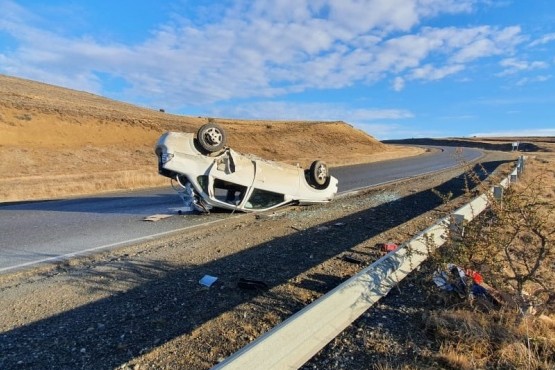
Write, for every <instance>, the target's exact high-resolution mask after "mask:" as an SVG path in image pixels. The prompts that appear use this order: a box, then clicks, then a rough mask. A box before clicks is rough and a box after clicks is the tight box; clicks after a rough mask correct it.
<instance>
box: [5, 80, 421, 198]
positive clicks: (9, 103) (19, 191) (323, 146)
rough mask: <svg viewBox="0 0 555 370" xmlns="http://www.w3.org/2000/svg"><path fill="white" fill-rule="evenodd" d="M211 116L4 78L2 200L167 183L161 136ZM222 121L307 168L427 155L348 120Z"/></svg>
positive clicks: (193, 127) (262, 148) (251, 144)
mask: <svg viewBox="0 0 555 370" xmlns="http://www.w3.org/2000/svg"><path fill="white" fill-rule="evenodd" d="M207 121H208V117H188V116H181V115H173V114H168V113H164V112H160V111H158V110H152V109H146V108H141V107H137V106H134V105H131V104H126V103H122V102H118V101H114V100H111V99H107V98H103V97H101V96H97V95H94V94H90V93H86V92H81V91H75V90H70V89H65V88H61V87H57V86H52V85H48V84H43V83H39V82H34V81H29V80H24V79H20V78H14V77H9V76H5V75H0V174H1V178H0V202H6V201H16V200H29V199H46V198H55V197H65V196H73V195H82V194H91V193H98V192H104V191H112V190H118V189H134V188H143V187H153V186H163V185H166V184H167V179H164V178H162V177H161V176H159V175H158V173H157V167H156V157H155V155H154V153H153V147H154V144H155V142H156V140H157V138H158V137H159V136H160V135H161V134H162V133H164V132H165V131H170V130H174V131H185V132H196V131H197V130H198V128H199V127H200V126H201V125H203V124H204V123H206V122H207ZM214 121H215V122H217V123H219V124H221V125H222V126H223V127H224V128H225V129H226V130H227V132H228V136H229V145H230V146H231V147H233V148H234V149H236V150H238V151H241V152H246V153H252V154H256V155H258V156H260V157H263V158H267V159H272V160H279V161H284V162H288V163H299V164H301V165H302V166H308V165H309V164H310V163H311V162H312V161H313V160H314V159H318V158H319V159H323V160H325V161H326V162H328V164H329V165H331V166H338V165H344V164H354V163H364V162H371V161H375V160H382V159H387V158H392V157H398V156H406V155H415V154H418V153H419V152H420V151H419V150H418V149H415V148H399V147H394V146H388V145H385V144H382V143H380V142H379V141H377V140H376V139H374V138H373V137H371V136H369V135H367V134H366V133H364V132H362V131H360V130H357V129H355V128H353V127H352V126H350V125H348V124H346V123H344V122H299V121H297V122H285V121H247V120H231V119H224V118H215V117H214Z"/></svg>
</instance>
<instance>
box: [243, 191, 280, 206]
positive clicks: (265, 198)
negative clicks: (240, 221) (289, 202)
mask: <svg viewBox="0 0 555 370" xmlns="http://www.w3.org/2000/svg"><path fill="white" fill-rule="evenodd" d="M284 201H285V197H284V195H283V194H279V193H274V192H271V191H266V190H261V189H254V190H253V191H252V194H251V197H250V198H249V200H248V202H247V203H246V204H245V208H248V209H263V208H269V207H273V206H275V205H277V204H280V203H283V202H284Z"/></svg>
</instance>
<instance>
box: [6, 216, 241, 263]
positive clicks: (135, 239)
mask: <svg viewBox="0 0 555 370" xmlns="http://www.w3.org/2000/svg"><path fill="white" fill-rule="evenodd" d="M237 217H241V215H239V216H234V217H231V219H234V218H237ZM226 220H228V221H229V220H230V219H229V218H224V219H219V220H214V221H209V222H205V223H202V224H198V225H191V226H187V227H182V228H180V229H175V230H168V231H163V232H160V233H156V234H151V235H146V236H141V237H139V238H134V239H129V240H124V241H121V242H116V243H111V244H105V245H101V246H98V247H94V248H88V249H83V250H80V251H77V252H71V253H66V254H61V255H59V256H53V257H48V258H43V259H41V260H38V261H29V262H25V263H20V264H19V265H15V266H8V267H2V268H0V273H1V272H5V271H9V270H14V269H18V268H22V267H27V266H32V265H36V264H39V263H44V262H52V261H57V260H63V259H67V258H71V257H76V256H79V255H82V254H87V253H89V252H94V251H99V250H101V249H108V248H114V247H118V246H123V245H126V244H131V243H137V242H143V241H146V240H152V239H156V238H159V237H161V236H165V235H169V234H173V233H178V232H181V231H186V230H190V229H193V228H195V227H200V226H209V225H212V224H215V223H218V222H223V221H226Z"/></svg>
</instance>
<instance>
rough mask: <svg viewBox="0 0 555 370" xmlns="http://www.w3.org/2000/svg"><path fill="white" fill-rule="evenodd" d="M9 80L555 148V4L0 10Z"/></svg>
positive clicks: (383, 2) (3, 6)
mask: <svg viewBox="0 0 555 370" xmlns="http://www.w3.org/2000/svg"><path fill="white" fill-rule="evenodd" d="M0 73H2V74H6V75H10V76H17V77H23V78H28V79H31V80H36V81H42V82H46V83H50V84H54V85H59V86H64V87H69V88H73V89H77V90H83V91H88V92H92V93H95V94H99V95H102V96H105V97H109V98H112V99H116V100H120V101H125V102H129V103H133V104H137V105H141V106H145V107H149V108H153V109H156V110H157V109H159V108H164V109H165V110H166V112H169V113H175V114H184V115H193V116H209V117H234V118H244V119H273V120H292V119H294V120H329V121H334V120H342V121H346V122H348V123H350V124H352V125H354V126H355V127H357V128H360V129H362V130H364V131H366V132H367V133H369V134H370V135H373V136H375V137H377V138H378V139H393V138H410V137H452V136H473V135H479V136H482V135H551V136H555V83H554V82H555V80H554V78H555V2H554V1H553V0H526V1H525V0H337V1H329V0H268V1H257V0H246V1H242V0H236V1H207V0H196V1H193V0H182V1H171V2H169V1H168V2H167V1H154V0H150V1H141V0H135V1H129V0H119V1H102V0H94V1H93V0H90V1H61V0H50V1H48V2H45V1H32V0H29V1H23V0H21V1H12V0H0Z"/></svg>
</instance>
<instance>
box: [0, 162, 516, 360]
mask: <svg viewBox="0 0 555 370" xmlns="http://www.w3.org/2000/svg"><path fill="white" fill-rule="evenodd" d="M512 158H514V156H513V155H511V154H510V153H489V154H488V156H487V157H486V158H485V159H484V166H485V168H486V169H487V170H489V171H493V170H496V169H497V170H502V169H504V168H508V167H509V166H510V165H512V163H509V162H508V160H509V159H512ZM461 173H462V171H461V170H449V171H446V172H443V173H440V174H433V175H427V176H425V177H422V178H419V179H412V180H407V181H404V182H400V183H396V184H392V185H388V186H384V187H381V188H378V189H373V190H368V191H364V192H361V193H359V194H357V195H353V196H350V197H345V198H341V199H336V200H335V201H333V202H332V203H330V204H324V205H318V206H311V207H288V208H284V209H281V210H279V211H278V212H275V213H268V214H260V215H253V214H248V215H239V214H214V215H208V216H192V215H186V216H177V215H176V216H174V217H183V222H184V223H187V220H188V218H191V217H206V220H207V221H213V222H212V223H211V224H209V225H206V226H204V227H200V228H196V229H194V230H192V231H188V232H187V233H183V234H177V235H174V236H171V237H166V238H164V239H160V240H155V241H151V242H148V243H144V244H141V245H136V246H131V247H125V248H120V249H117V250H114V251H109V252H105V253H102V254H95V255H91V256H88V257H83V258H79V259H74V260H70V261H66V262H60V263H58V264H56V265H45V266H41V267H39V268H36V269H32V270H28V271H21V272H18V273H13V274H8V275H3V276H1V277H0V312H2V315H1V319H0V332H1V333H2V334H0V353H1V354H2V355H1V356H0V368H2V369H19V368H22V369H23V368H25V369H48V368H56V369H76V368H83V369H110V368H122V369H164V368H167V369H177V368H181V369H208V368H210V367H211V366H213V365H214V364H217V363H218V362H220V361H222V360H223V359H224V358H226V357H227V356H229V355H230V354H232V353H233V352H235V351H237V350H238V349H240V348H241V347H243V346H244V345H246V344H247V343H249V342H251V341H252V340H254V339H255V338H256V337H258V336H259V335H260V334H262V333H264V332H266V331H267V330H269V329H270V328H271V327H273V326H275V325H276V324H278V323H279V322H281V321H283V320H284V319H286V318H287V317H289V316H290V315H291V314H293V313H294V312H297V311H298V310H300V309H302V308H303V307H305V306H306V305H307V304H309V303H311V302H312V301H314V300H315V299H317V298H318V297H320V296H321V295H322V294H325V293H326V292H328V291H330V290H331V289H333V288H334V287H335V286H337V285H338V284H340V283H341V282H343V281H345V280H346V279H348V278H349V277H350V276H352V275H353V274H355V273H356V272H358V271H359V270H361V269H362V268H363V267H365V266H367V265H369V264H370V263H372V262H373V261H375V260H376V259H377V258H379V257H380V251H379V250H377V249H376V247H375V244H376V243H380V242H386V241H393V242H398V243H400V242H403V241H405V240H408V239H410V238H411V237H412V236H413V235H415V234H416V233H417V232H419V231H420V230H422V229H424V228H425V227H427V226H429V225H430V224H432V223H433V222H434V221H435V220H436V219H437V218H438V217H440V216H442V215H443V214H444V212H446V211H447V210H449V209H452V208H454V207H455V206H456V205H457V203H461V202H463V201H464V199H463V198H464V197H462V196H461V195H462V189H463V187H464V183H465V182H464V178H463V176H461ZM432 188H434V189H436V190H437V191H439V192H440V193H441V194H447V193H449V192H452V193H453V194H454V195H455V196H459V197H458V198H456V199H455V200H454V201H453V202H451V203H449V204H447V205H445V204H442V200H441V199H440V198H439V197H438V196H437V195H436V193H435V192H434V191H432ZM159 222H164V221H163V220H162V221H159ZM345 257H350V258H345ZM356 260H358V261H359V263H354V262H353V261H356ZM204 275H212V276H215V277H217V278H218V280H217V281H216V282H215V283H214V285H212V286H211V287H205V286H202V285H200V284H199V280H200V279H201V278H202V277H203V276H204ZM241 278H247V279H254V280H257V281H260V282H262V283H263V284H262V285H261V286H260V287H259V289H245V288H241V287H240V284H238V282H239V281H240V279H241ZM432 288H433V287H432V284H431V282H430V281H429V279H428V276H427V275H424V276H419V275H418V274H415V275H414V276H412V275H411V276H409V277H408V278H407V279H405V280H404V282H403V283H402V284H401V285H400V287H399V289H398V290H394V291H392V293H391V294H390V295H389V296H388V297H386V298H385V299H383V300H382V301H380V302H379V304H378V305H377V306H375V307H374V308H372V309H370V310H369V311H368V312H367V313H366V314H364V315H363V316H362V317H361V318H360V319H358V320H357V321H356V322H355V323H354V324H353V325H352V326H351V327H349V328H348V329H347V330H345V331H344V332H343V333H342V334H341V335H340V336H338V337H337V338H336V339H334V340H333V341H332V342H331V343H330V344H329V345H328V346H327V347H326V348H324V349H323V350H322V351H321V352H320V353H319V354H318V355H316V356H315V357H314V358H313V359H312V360H311V361H309V362H308V363H307V364H306V365H305V366H304V368H305V369H338V368H344V369H368V368H380V366H382V365H381V364H383V363H384V361H385V360H390V361H389V362H388V363H389V364H392V363H393V364H397V365H398V366H399V367H403V366H408V367H410V366H413V367H429V368H434V367H435V368H437V367H439V366H440V365H441V364H438V363H437V361H436V360H435V359H434V356H433V353H434V351H435V350H436V348H434V344H433V341H431V340H430V338H427V336H426V332H425V328H423V327H422V326H421V325H420V324H419V322H421V321H420V320H418V318H419V317H421V316H422V315H423V314H424V313H425V312H426V310H427V309H429V308H430V307H433V306H434V305H435V304H436V302H435V300H433V299H430V295H431V294H433V290H431V289H432ZM411 364H416V365H411ZM382 368H383V367H382Z"/></svg>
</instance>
